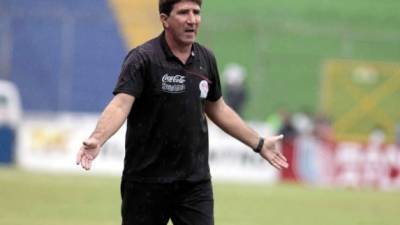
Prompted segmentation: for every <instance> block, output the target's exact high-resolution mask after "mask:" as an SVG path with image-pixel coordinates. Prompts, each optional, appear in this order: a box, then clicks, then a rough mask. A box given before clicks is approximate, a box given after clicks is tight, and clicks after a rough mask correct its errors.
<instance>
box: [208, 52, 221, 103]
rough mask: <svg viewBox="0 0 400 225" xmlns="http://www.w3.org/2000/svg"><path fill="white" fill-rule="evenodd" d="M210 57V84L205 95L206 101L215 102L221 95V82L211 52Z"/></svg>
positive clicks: (215, 61)
mask: <svg viewBox="0 0 400 225" xmlns="http://www.w3.org/2000/svg"><path fill="white" fill-rule="evenodd" d="M209 59H210V78H211V82H212V83H211V86H210V90H209V93H208V96H207V100H208V101H212V102H215V101H217V100H218V99H220V98H221V96H222V91H221V82H220V78H219V72H218V66H217V60H216V59H215V56H214V54H213V53H212V52H209Z"/></svg>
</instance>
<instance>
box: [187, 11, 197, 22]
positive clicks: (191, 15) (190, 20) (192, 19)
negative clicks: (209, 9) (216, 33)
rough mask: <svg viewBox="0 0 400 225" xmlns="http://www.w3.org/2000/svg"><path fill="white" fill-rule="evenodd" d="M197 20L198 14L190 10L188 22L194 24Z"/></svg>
mask: <svg viewBox="0 0 400 225" xmlns="http://www.w3.org/2000/svg"><path fill="white" fill-rule="evenodd" d="M195 22H196V15H195V14H194V13H193V12H190V13H189V15H188V18H187V23H189V24H193V23H195Z"/></svg>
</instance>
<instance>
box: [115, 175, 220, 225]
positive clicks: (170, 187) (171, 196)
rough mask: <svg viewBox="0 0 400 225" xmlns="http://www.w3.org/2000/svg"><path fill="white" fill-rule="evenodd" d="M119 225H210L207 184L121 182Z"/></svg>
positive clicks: (211, 214)
mask: <svg viewBox="0 0 400 225" xmlns="http://www.w3.org/2000/svg"><path fill="white" fill-rule="evenodd" d="M121 196H122V207H121V208H122V209H121V211H122V225H166V224H167V223H168V221H169V219H171V220H172V223H173V224H174V225H213V224H214V212H213V211H214V199H213V191H212V184H211V181H201V182H187V181H176V182H172V183H142V182H132V181H126V180H124V181H122V183H121Z"/></svg>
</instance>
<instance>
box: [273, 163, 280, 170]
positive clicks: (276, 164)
mask: <svg viewBox="0 0 400 225" xmlns="http://www.w3.org/2000/svg"><path fill="white" fill-rule="evenodd" d="M271 165H272V166H273V167H275V168H276V169H278V170H281V166H280V165H279V164H278V163H276V162H274V161H271Z"/></svg>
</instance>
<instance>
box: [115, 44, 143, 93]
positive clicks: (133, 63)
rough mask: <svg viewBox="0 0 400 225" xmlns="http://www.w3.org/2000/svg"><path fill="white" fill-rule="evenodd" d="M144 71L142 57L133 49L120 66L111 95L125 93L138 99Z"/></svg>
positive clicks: (141, 89) (141, 88)
mask: <svg viewBox="0 0 400 225" xmlns="http://www.w3.org/2000/svg"><path fill="white" fill-rule="evenodd" d="M144 71H145V63H144V60H143V57H141V56H140V54H139V53H138V52H137V51H136V50H135V49H134V50H132V51H131V52H129V53H128V55H127V56H126V57H125V59H124V62H123V64H122V68H121V73H120V75H119V78H118V81H117V84H116V86H115V88H114V91H113V94H114V95H116V94H118V93H125V94H129V95H132V96H135V97H136V98H138V97H140V95H141V94H142V91H143V87H144Z"/></svg>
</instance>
